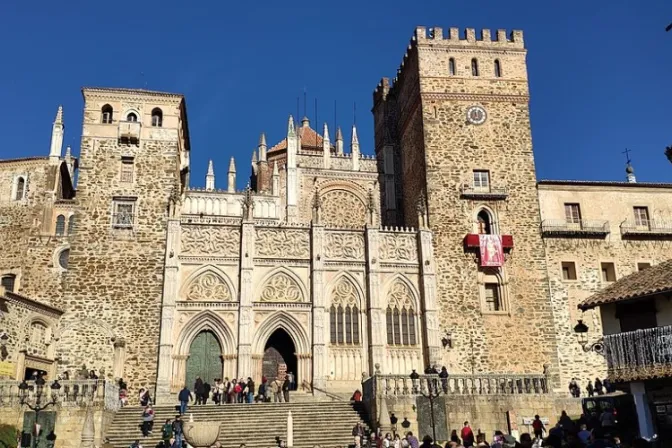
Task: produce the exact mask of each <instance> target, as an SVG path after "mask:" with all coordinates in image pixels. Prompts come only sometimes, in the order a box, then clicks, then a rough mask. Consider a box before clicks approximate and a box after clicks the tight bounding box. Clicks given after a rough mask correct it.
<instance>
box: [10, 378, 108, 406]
mask: <svg viewBox="0 0 672 448" xmlns="http://www.w3.org/2000/svg"><path fill="white" fill-rule="evenodd" d="M27 383H28V390H27V392H26V393H27V396H28V399H27V402H28V403H31V404H33V403H35V399H34V397H35V382H34V381H28V382H27ZM19 384H21V382H20V381H15V380H3V381H0V407H13V406H19V405H20V404H21V400H20V396H21V395H20V390H19ZM59 384H60V385H61V388H60V389H59V390H58V391H54V390H52V389H51V382H47V384H45V385H44V389H43V390H44V392H43V396H42V403H47V402H49V401H50V400H51V399H52V398H53V397H54V395H55V396H56V403H57V405H56V406H60V407H73V406H82V405H85V406H86V405H91V406H94V407H95V406H98V407H103V408H104V409H106V410H109V411H117V410H118V409H119V387H117V385H116V384H115V383H113V382H110V381H106V380H63V381H59ZM52 394H53V395H52Z"/></svg>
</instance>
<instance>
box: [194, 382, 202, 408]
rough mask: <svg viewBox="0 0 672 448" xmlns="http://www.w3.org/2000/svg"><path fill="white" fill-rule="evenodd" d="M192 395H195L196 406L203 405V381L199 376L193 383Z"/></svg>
mask: <svg viewBox="0 0 672 448" xmlns="http://www.w3.org/2000/svg"><path fill="white" fill-rule="evenodd" d="M194 394H196V404H203V380H202V379H201V377H200V376H197V377H196V382H195V383H194Z"/></svg>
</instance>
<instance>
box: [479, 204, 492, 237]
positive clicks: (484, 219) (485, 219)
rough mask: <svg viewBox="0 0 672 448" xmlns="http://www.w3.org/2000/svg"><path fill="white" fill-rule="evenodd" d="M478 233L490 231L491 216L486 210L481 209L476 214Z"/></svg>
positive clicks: (488, 233) (489, 232)
mask: <svg viewBox="0 0 672 448" xmlns="http://www.w3.org/2000/svg"><path fill="white" fill-rule="evenodd" d="M476 220H477V222H478V233H480V234H486V235H490V234H491V233H493V232H492V217H491V216H490V213H488V212H487V211H486V210H481V211H480V212H478V215H477V216H476Z"/></svg>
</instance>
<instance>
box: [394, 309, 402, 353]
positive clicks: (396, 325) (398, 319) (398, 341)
mask: <svg viewBox="0 0 672 448" xmlns="http://www.w3.org/2000/svg"><path fill="white" fill-rule="evenodd" d="M393 313H394V318H393V319H392V322H394V344H395V345H401V326H400V325H399V324H401V317H400V316H399V308H397V307H394V311H393Z"/></svg>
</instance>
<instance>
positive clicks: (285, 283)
mask: <svg viewBox="0 0 672 448" xmlns="http://www.w3.org/2000/svg"><path fill="white" fill-rule="evenodd" d="M302 296H303V294H301V288H299V285H297V284H296V282H295V281H294V279H293V278H291V277H290V276H289V275H287V274H284V273H282V272H281V273H278V274H275V275H274V276H273V277H271V279H270V280H269V281H268V282H267V283H266V285H265V286H264V289H263V290H262V291H261V296H260V297H259V300H260V301H261V302H301V301H302V300H301V299H302V298H303V297H302Z"/></svg>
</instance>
